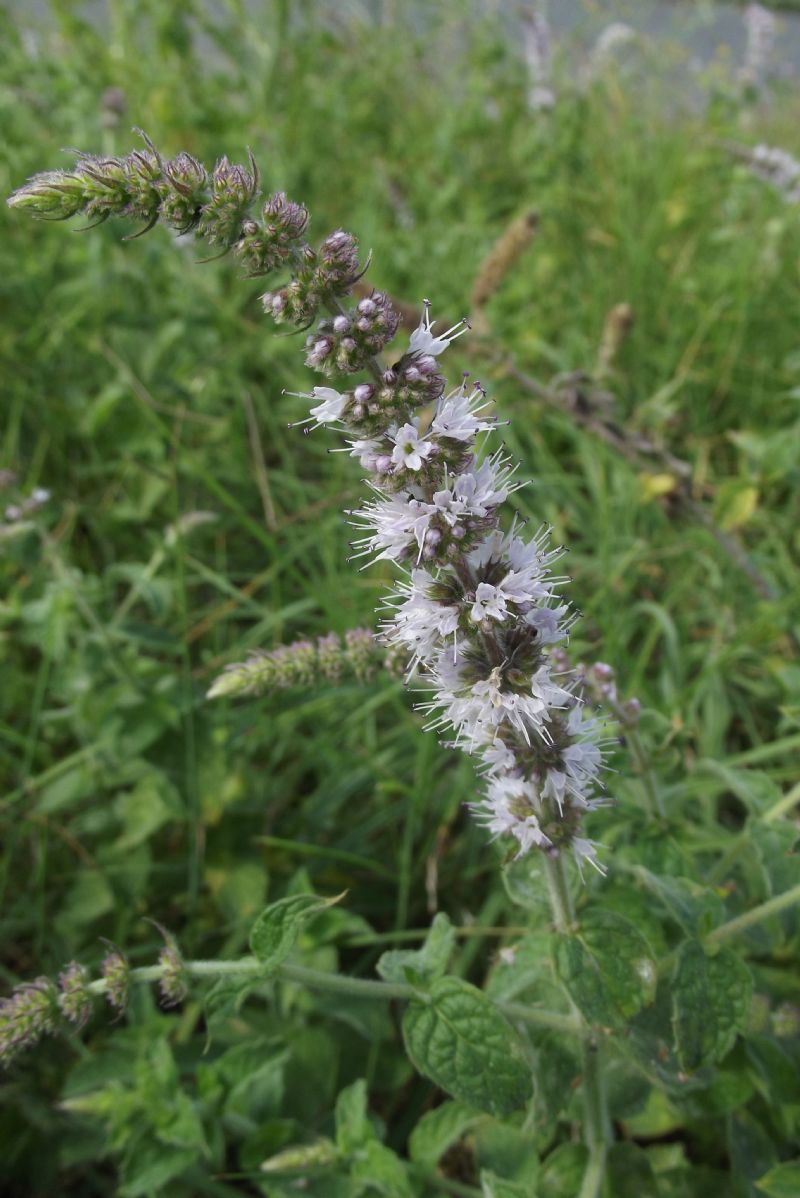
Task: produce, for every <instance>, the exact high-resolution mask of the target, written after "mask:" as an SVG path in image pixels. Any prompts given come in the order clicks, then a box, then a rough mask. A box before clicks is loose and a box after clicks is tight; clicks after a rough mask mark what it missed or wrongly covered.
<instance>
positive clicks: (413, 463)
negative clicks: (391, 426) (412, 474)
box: [392, 424, 433, 470]
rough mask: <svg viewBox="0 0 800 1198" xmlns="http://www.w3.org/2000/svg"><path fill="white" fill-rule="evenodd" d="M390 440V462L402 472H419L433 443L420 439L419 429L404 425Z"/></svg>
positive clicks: (411, 425)
mask: <svg viewBox="0 0 800 1198" xmlns="http://www.w3.org/2000/svg"><path fill="white" fill-rule="evenodd" d="M392 439H393V441H394V449H393V450H392V461H393V462H394V464H395V465H396V466H401V467H402V468H403V469H404V470H419V469H420V468H421V466H422V463H423V461H424V460H425V459H426V458H427V457H429V456H430V454H431V452H432V450H433V443H432V442H431V441H426V440H425V439H424V438H423V437H420V435H419V429H418V428H417V426H416V425H414V424H404V425H403V426H402V428H399V429H398V430H397V432H396V433H395V434H394V436H393V438H392Z"/></svg>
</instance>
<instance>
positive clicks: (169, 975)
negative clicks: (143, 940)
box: [158, 935, 188, 1007]
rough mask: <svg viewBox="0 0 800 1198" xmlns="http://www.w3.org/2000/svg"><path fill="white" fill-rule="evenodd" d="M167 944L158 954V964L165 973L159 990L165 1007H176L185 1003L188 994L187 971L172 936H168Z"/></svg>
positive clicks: (162, 975)
mask: <svg viewBox="0 0 800 1198" xmlns="http://www.w3.org/2000/svg"><path fill="white" fill-rule="evenodd" d="M166 941H167V943H166V944H165V945H164V947H163V948H162V950H161V952H160V953H159V954H158V963H159V965H160V966H161V968H162V970H163V972H162V974H161V981H160V982H159V984H158V988H159V990H160V992H161V998H162V1001H163V1003H164V1006H165V1007H175V1006H177V1005H178V1003H180V1002H183V1000H184V998H185V997H186V994H187V989H188V988H187V985H186V970H185V968H184V964H183V958H182V957H181V954H180V951H179V950H178V946H177V944H176V943H175V941H174V939H173V938H172V936H170V935H167V936H166Z"/></svg>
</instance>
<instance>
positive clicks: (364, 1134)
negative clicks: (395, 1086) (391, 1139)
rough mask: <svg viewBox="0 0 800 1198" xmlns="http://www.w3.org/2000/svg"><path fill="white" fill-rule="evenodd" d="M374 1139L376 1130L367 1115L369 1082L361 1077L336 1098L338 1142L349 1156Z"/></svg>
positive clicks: (341, 1150)
mask: <svg viewBox="0 0 800 1198" xmlns="http://www.w3.org/2000/svg"><path fill="white" fill-rule="evenodd" d="M374 1139H375V1131H374V1129H373V1127H372V1124H371V1123H370V1121H369V1118H368V1117H367V1083H366V1082H365V1080H364V1078H363V1077H360V1078H359V1079H358V1081H355V1082H353V1083H352V1084H351V1085H349V1086H347V1087H346V1088H345V1089H344V1090H342V1091H341V1092H340V1094H339V1097H338V1098H337V1099H336V1144H337V1147H338V1148H339V1150H340V1152H342V1153H344V1154H345V1155H346V1156H349V1155H350V1154H351V1153H352V1152H355V1150H356V1149H357V1148H361V1147H362V1146H363V1145H364V1144H366V1143H367V1142H368V1141H369V1140H374Z"/></svg>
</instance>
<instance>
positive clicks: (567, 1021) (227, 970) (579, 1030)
mask: <svg viewBox="0 0 800 1198" xmlns="http://www.w3.org/2000/svg"><path fill="white" fill-rule="evenodd" d="M182 968H183V971H184V972H185V973H186V974H187V975H188V976H189V977H193V978H200V979H204V978H220V977H240V978H248V977H252V978H254V979H259V978H260V979H262V980H264V981H266V980H268V979H269V978H279V979H281V980H282V981H285V982H297V983H299V984H300V985H302V986H307V987H308V988H309V990H326V991H328V992H329V993H334V994H349V995H351V996H352V997H353V998H376V999H380V1000H383V1001H384V1002H388V1001H391V1000H392V999H398V1000H400V1001H408V1000H409V999H412V998H424V995H423V994H422V992H421V991H419V990H417V989H416V988H415V987H414V986H408V985H406V984H405V983H403V982H379V981H376V980H372V979H370V978H350V977H346V976H345V975H343V974H340V973H328V972H326V971H324V970H321V969H308V968H306V967H305V966H304V965H289V964H286V963H284V964H282V965H278V966H277V967H273V968H270V966H269V965H266V964H265V963H264V962H263V961H259V960H258V959H257V958H256V957H242V958H241V959H240V960H238V961H184V962H182ZM164 971H165V966H163V965H160V964H159V965H142V966H140V967H139V968H137V969H132V970H131V971H130V981H131V982H158V981H160V980H161V978H162V977H163V976H164ZM87 989H88V991H89V993H90V994H105V993H106V991H107V990H108V982H107V981H106V979H105V978H97V979H96V980H95V981H93V982H90V983H89V985H88V987H87ZM498 1006H499V1007H500V1008H501V1010H503V1011H504V1012H505V1014H506V1015H508V1016H509V1018H511V1019H519V1020H521V1021H522V1022H524V1023H529V1024H530V1025H531V1026H532V1027H543V1028H548V1029H550V1030H551V1031H558V1032H567V1033H569V1034H571V1035H575V1036H583V1035H585V1034H586V1031H585V1029H584V1028H583V1027H582V1026H581V1024H580V1023H579V1022H578V1020H577V1019H575V1018H573V1017H572V1016H571V1015H565V1014H563V1013H562V1012H560V1011H543V1010H539V1009H538V1008H535V1007H527V1006H523V1005H522V1004H521V1003H498Z"/></svg>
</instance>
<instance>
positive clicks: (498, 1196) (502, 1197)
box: [481, 1169, 536, 1198]
mask: <svg viewBox="0 0 800 1198" xmlns="http://www.w3.org/2000/svg"><path fill="white" fill-rule="evenodd" d="M481 1192H482V1198H536V1191H535V1190H532V1189H531V1188H530V1186H529V1185H528V1184H527V1182H518V1181H508V1180H507V1179H506V1178H503V1177H498V1176H497V1174H496V1173H492V1172H491V1171H490V1170H489V1169H481Z"/></svg>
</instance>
